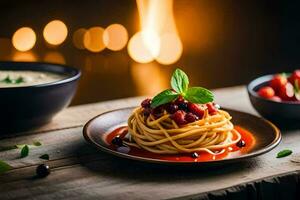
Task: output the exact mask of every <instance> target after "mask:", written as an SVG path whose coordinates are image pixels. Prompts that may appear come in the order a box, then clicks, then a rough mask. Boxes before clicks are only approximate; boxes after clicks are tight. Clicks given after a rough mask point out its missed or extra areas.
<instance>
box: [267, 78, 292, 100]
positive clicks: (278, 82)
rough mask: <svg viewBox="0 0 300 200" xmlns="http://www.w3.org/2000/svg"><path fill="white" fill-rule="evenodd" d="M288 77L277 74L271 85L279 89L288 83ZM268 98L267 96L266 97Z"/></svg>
mask: <svg viewBox="0 0 300 200" xmlns="http://www.w3.org/2000/svg"><path fill="white" fill-rule="evenodd" d="M287 82H288V81H287V78H286V77H285V76H283V75H280V74H277V75H275V76H274V77H273V79H272V80H271V81H270V86H271V87H272V88H273V89H274V90H275V91H279V89H280V88H281V87H282V86H284V85H286V83H287ZM265 98H266V97H265Z"/></svg>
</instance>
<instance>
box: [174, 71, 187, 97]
mask: <svg viewBox="0 0 300 200" xmlns="http://www.w3.org/2000/svg"><path fill="white" fill-rule="evenodd" d="M171 86H172V88H173V89H174V90H175V91H176V92H178V93H179V94H184V93H185V92H186V91H187V89H188V87H189V78H188V76H187V75H186V73H184V71H182V70H181V69H176V70H175V71H174V73H173V75H172V78H171Z"/></svg>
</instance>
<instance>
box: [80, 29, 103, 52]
mask: <svg viewBox="0 0 300 200" xmlns="http://www.w3.org/2000/svg"><path fill="white" fill-rule="evenodd" d="M103 32H104V29H103V28H102V27H92V28H90V29H88V30H87V31H86V33H85V34H84V37H83V44H84V46H85V48H86V49H88V50H89V51H91V52H100V51H102V50H103V49H105V45H104V43H103V39H102V38H103Z"/></svg>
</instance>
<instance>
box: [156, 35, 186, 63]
mask: <svg viewBox="0 0 300 200" xmlns="http://www.w3.org/2000/svg"><path fill="white" fill-rule="evenodd" d="M181 54H182V43H181V41H180V38H179V37H178V35H177V34H172V33H167V34H164V35H162V36H161V42H160V51H159V55H158V56H157V57H156V60H157V62H159V63H161V64H164V65H170V64H173V63H174V62H176V61H177V60H178V59H179V58H180V56H181Z"/></svg>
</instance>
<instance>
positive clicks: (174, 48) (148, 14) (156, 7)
mask: <svg viewBox="0 0 300 200" xmlns="http://www.w3.org/2000/svg"><path fill="white" fill-rule="evenodd" d="M136 2H137V6H138V12H139V17H140V32H138V33H137V34H135V35H134V36H133V37H132V38H131V39H130V41H129V44H128V52H129V55H130V57H131V58H132V59H134V60H135V61H137V62H139V63H148V62H151V61H153V60H156V61H157V62H159V63H160V64H164V65H170V64H173V63H175V62H176V61H178V60H179V58H180V57H181V54H182V49H183V47H182V43H181V40H180V37H179V35H178V32H177V28H176V24H175V20H174V14H173V0H164V1H160V0H151V1H150V0H137V1H136Z"/></svg>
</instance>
